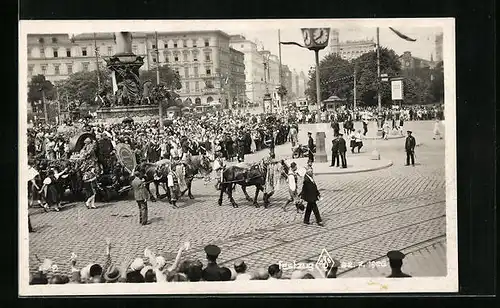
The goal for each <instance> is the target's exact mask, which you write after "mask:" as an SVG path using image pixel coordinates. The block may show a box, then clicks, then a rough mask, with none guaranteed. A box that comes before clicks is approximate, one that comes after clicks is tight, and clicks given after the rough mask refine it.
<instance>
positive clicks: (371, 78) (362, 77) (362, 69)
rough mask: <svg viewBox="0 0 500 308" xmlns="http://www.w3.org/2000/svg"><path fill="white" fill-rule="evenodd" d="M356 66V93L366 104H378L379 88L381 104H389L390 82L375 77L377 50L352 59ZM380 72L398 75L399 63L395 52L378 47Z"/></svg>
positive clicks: (399, 70) (390, 100) (399, 71)
mask: <svg viewBox="0 0 500 308" xmlns="http://www.w3.org/2000/svg"><path fill="white" fill-rule="evenodd" d="M353 65H354V66H355V67H356V73H357V77H356V79H357V80H358V82H357V84H356V85H357V88H356V90H357V95H358V97H359V98H360V99H361V101H362V102H363V103H364V104H366V105H376V104H378V99H377V93H378V91H379V90H380V94H381V100H382V102H381V103H382V104H383V105H384V104H390V103H391V102H392V99H391V85H390V82H380V81H379V80H378V78H377V52H376V51H371V52H368V53H365V54H363V55H361V56H360V57H359V58H357V59H355V60H353ZM380 73H381V74H387V75H388V76H399V75H400V73H401V63H400V62H399V58H398V56H397V55H396V53H395V52H394V51H393V50H391V49H387V48H380Z"/></svg>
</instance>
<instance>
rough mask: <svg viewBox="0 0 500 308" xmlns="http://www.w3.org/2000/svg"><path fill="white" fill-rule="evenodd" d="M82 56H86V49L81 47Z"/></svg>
mask: <svg viewBox="0 0 500 308" xmlns="http://www.w3.org/2000/svg"><path fill="white" fill-rule="evenodd" d="M82 56H84V57H86V56H87V47H82Z"/></svg>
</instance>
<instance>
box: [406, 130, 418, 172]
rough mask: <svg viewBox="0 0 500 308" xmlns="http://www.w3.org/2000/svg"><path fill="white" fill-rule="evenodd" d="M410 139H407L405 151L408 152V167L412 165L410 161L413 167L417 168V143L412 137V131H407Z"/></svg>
mask: <svg viewBox="0 0 500 308" xmlns="http://www.w3.org/2000/svg"><path fill="white" fill-rule="evenodd" d="M407 133H408V137H406V141H405V150H406V165H405V166H409V165H410V160H411V164H412V166H413V167H415V145H416V141H415V138H414V137H413V136H412V135H411V133H412V132H411V130H409V131H407Z"/></svg>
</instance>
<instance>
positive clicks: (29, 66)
mask: <svg viewBox="0 0 500 308" xmlns="http://www.w3.org/2000/svg"><path fill="white" fill-rule="evenodd" d="M33 67H34V65H33V64H30V65H28V74H29V75H30V76H31V75H33Z"/></svg>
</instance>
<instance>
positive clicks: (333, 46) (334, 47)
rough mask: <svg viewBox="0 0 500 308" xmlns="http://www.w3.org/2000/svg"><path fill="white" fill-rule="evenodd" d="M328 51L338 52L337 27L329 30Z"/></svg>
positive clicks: (338, 37)
mask: <svg viewBox="0 0 500 308" xmlns="http://www.w3.org/2000/svg"><path fill="white" fill-rule="evenodd" d="M328 45H329V46H330V52H331V53H333V54H339V53H340V32H339V30H338V29H331V30H330V43H329V44H328Z"/></svg>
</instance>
